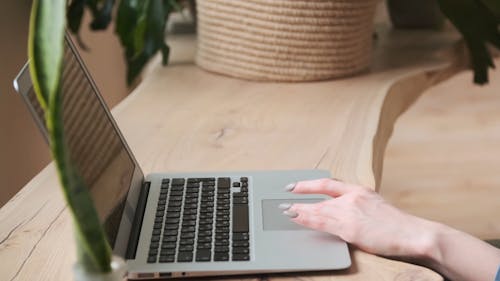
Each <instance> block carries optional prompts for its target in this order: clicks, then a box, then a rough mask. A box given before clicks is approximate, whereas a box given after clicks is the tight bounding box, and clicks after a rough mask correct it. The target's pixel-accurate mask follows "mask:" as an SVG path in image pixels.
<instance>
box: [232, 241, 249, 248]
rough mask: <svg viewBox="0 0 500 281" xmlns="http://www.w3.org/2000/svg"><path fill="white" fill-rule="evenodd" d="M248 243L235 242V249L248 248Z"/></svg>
mask: <svg viewBox="0 0 500 281" xmlns="http://www.w3.org/2000/svg"><path fill="white" fill-rule="evenodd" d="M248 246H249V243H248V241H233V247H248Z"/></svg>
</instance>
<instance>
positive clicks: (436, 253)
mask: <svg viewBox="0 0 500 281" xmlns="http://www.w3.org/2000/svg"><path fill="white" fill-rule="evenodd" d="M286 189H287V190H288V191H290V192H293V193H297V194H325V195H328V196H330V197H331V199H329V200H325V201H323V202H320V203H315V204H293V205H286V204H285V205H283V206H281V207H282V208H283V209H285V211H284V213H285V215H288V216H290V217H291V218H292V221H294V222H295V223H298V224H301V225H304V226H306V227H309V228H312V229H315V230H319V231H324V232H328V233H331V234H334V235H338V236H339V237H341V238H342V239H344V240H345V241H347V242H348V243H350V244H352V245H354V246H356V247H358V248H360V249H361V250H363V251H366V252H369V253H373V254H377V255H381V256H387V257H394V258H399V259H403V260H411V261H414V262H416V263H419V264H423V265H426V266H428V267H431V268H433V269H434V270H436V271H437V272H440V273H441V274H443V275H445V276H446V277H448V278H449V279H451V280H454V281H482V280H484V281H493V280H494V279H495V275H496V273H497V270H498V267H499V266H500V250H498V249H497V248H495V247H493V246H490V245H489V244H487V243H485V242H483V241H481V240H480V239H477V238H475V237H473V236H470V235H468V234H466V233H464V232H460V231H458V230H455V229H453V228H451V227H448V226H445V225H443V224H440V223H436V222H432V221H428V220H425V219H422V218H418V217H415V216H412V215H410V214H407V213H405V212H403V211H401V210H399V209H397V208H395V207H393V206H391V205H390V204H388V203H387V202H386V201H385V200H384V199H383V198H382V197H381V196H380V195H378V194H377V193H376V192H374V191H372V190H370V189H368V188H365V187H362V186H358V185H354V184H347V183H344V182H341V181H338V180H333V179H320V180H313V181H302V182H298V183H293V184H290V185H288V186H287V187H286Z"/></svg>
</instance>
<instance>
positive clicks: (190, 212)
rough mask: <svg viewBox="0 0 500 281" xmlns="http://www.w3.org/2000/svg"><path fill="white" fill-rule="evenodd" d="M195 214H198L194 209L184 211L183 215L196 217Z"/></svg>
mask: <svg viewBox="0 0 500 281" xmlns="http://www.w3.org/2000/svg"><path fill="white" fill-rule="evenodd" d="M197 213H198V210H196V209H188V210H184V215H196V214H197Z"/></svg>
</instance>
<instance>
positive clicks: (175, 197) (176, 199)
mask: <svg viewBox="0 0 500 281" xmlns="http://www.w3.org/2000/svg"><path fill="white" fill-rule="evenodd" d="M168 201H169V202H174V201H182V196H170V197H169V198H168Z"/></svg>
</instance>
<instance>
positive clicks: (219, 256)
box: [214, 253, 229, 261]
mask: <svg viewBox="0 0 500 281" xmlns="http://www.w3.org/2000/svg"><path fill="white" fill-rule="evenodd" d="M228 260H229V254H228V253H215V254H214V261H228Z"/></svg>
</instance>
